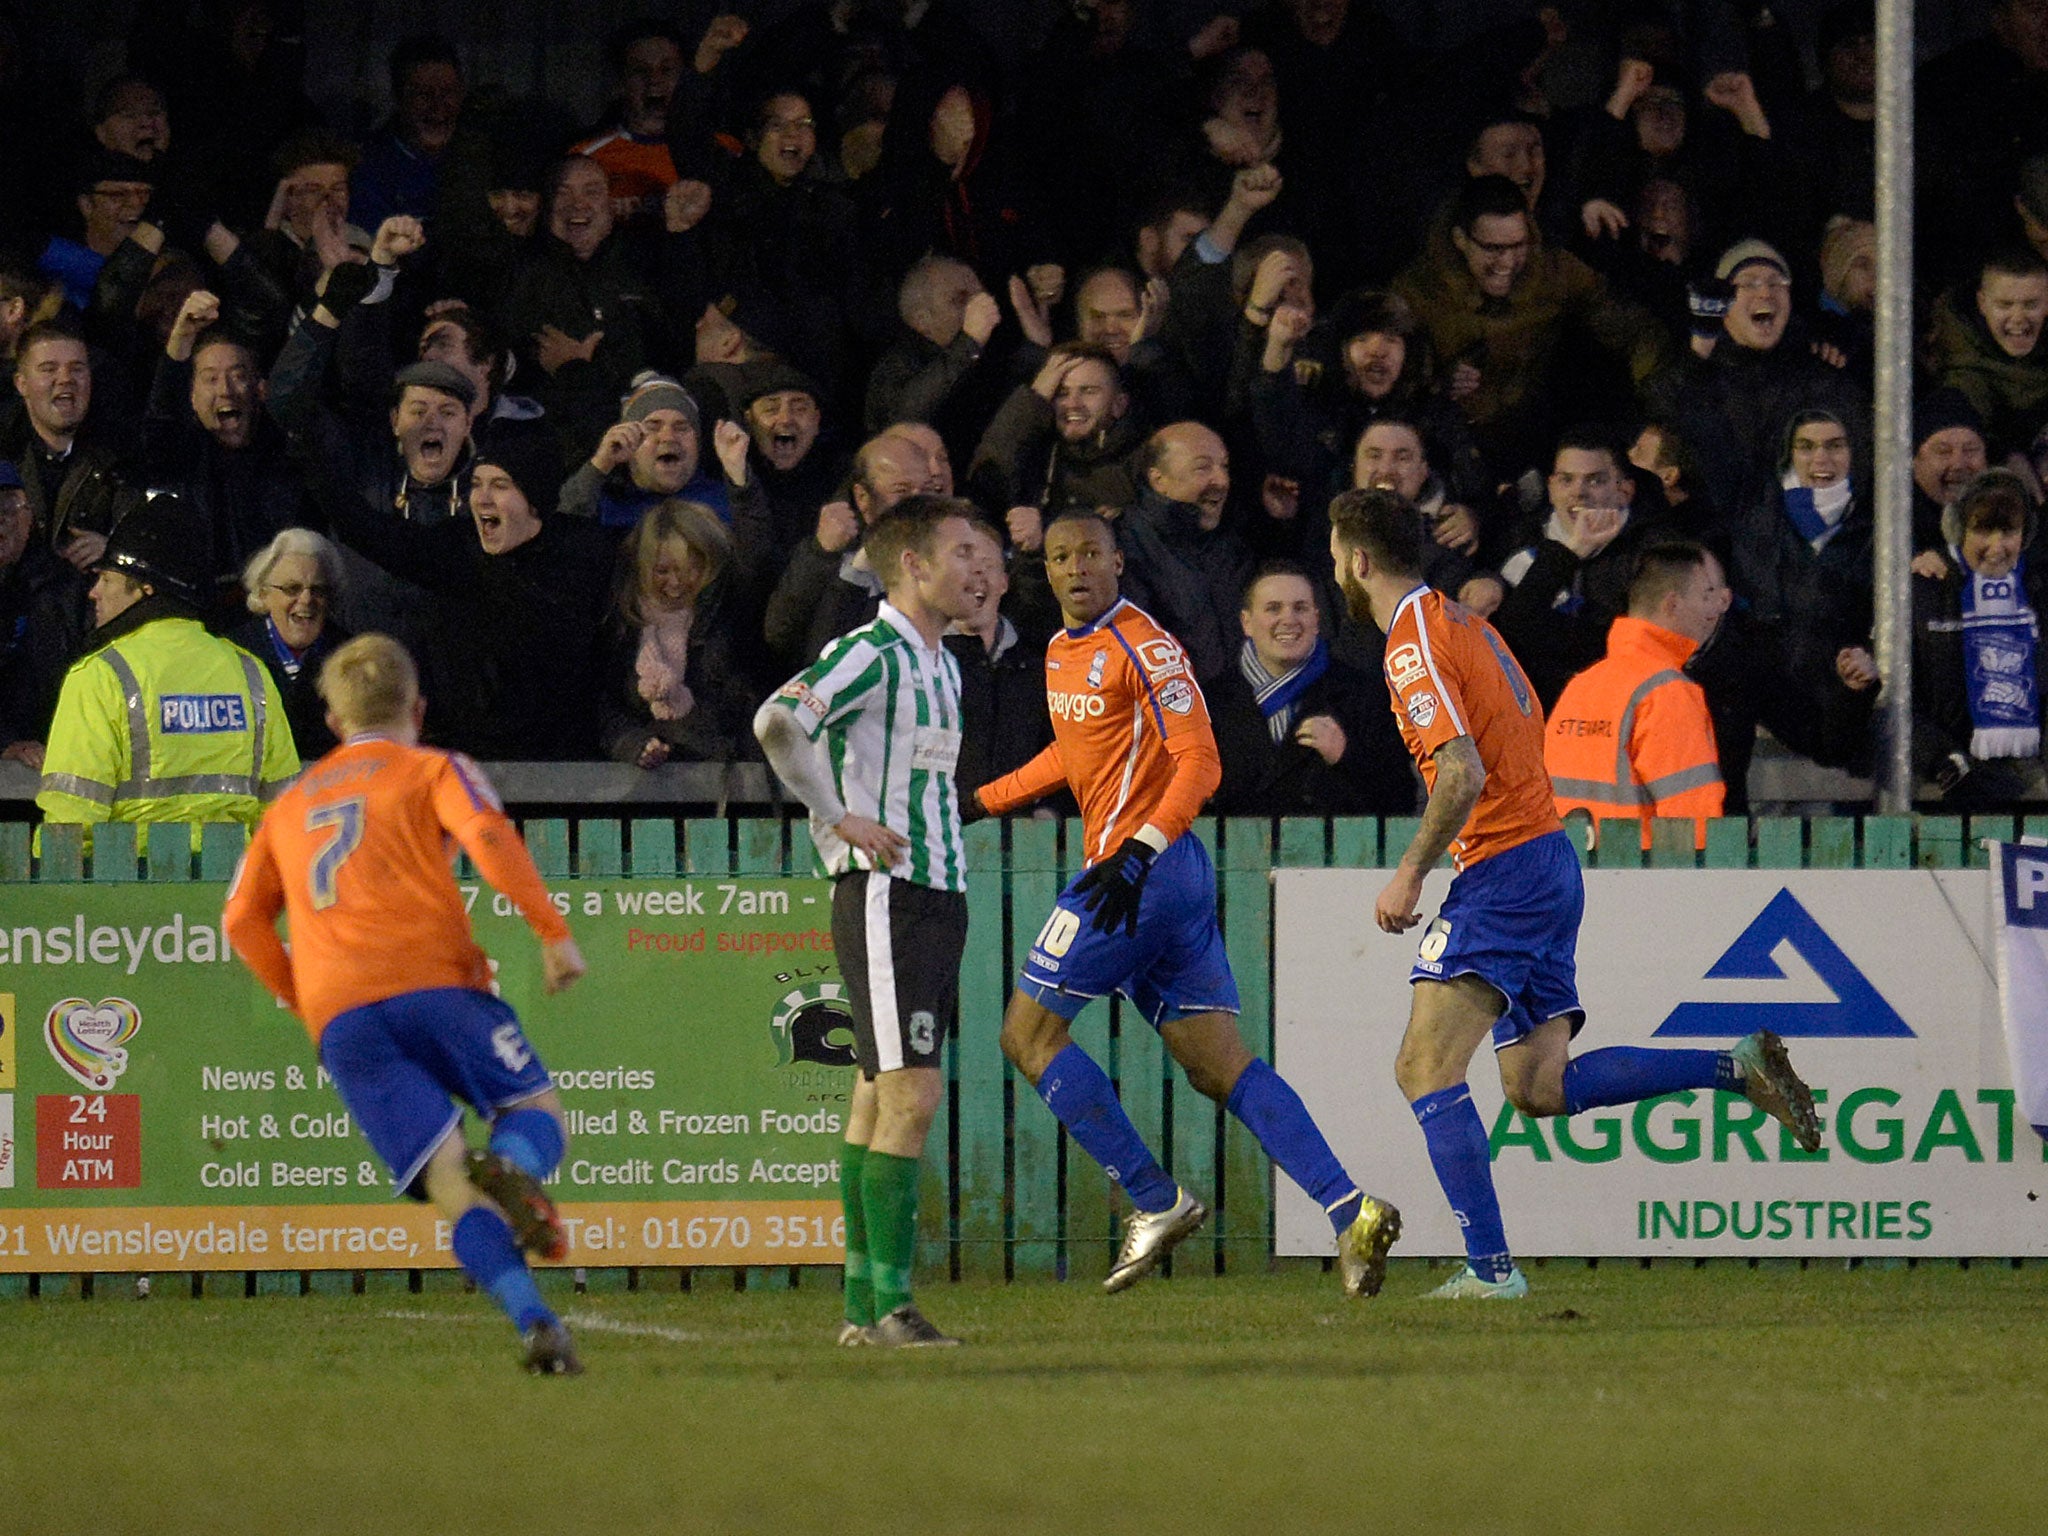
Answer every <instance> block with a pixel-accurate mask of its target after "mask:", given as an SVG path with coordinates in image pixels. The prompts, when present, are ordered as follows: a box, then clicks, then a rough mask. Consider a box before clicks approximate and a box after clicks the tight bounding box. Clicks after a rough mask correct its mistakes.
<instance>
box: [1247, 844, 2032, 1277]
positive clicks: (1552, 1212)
mask: <svg viewBox="0 0 2048 1536" xmlns="http://www.w3.org/2000/svg"><path fill="white" fill-rule="evenodd" d="M1385 880H1386V873H1385V871H1383V870H1371V869H1357V870H1346V869H1331V870H1320V869H1318V870H1309V869H1303V870H1281V871H1278V872H1276V874H1275V876H1274V881H1275V886H1276V890H1275V904H1274V913H1275V925H1274V926H1275V930H1276V945H1275V952H1274V1023H1275V1060H1276V1063H1277V1065H1278V1067H1279V1069H1280V1071H1281V1073H1282V1074H1283V1075H1284V1076H1285V1077H1286V1078H1287V1079H1288V1080H1289V1081H1290V1082H1291V1083H1293V1084H1294V1086H1295V1087H1296V1088H1297V1089H1298V1090H1299V1091H1300V1093H1301V1095H1302V1098H1303V1099H1304V1100H1305V1101H1306V1102H1307V1104H1308V1107H1309V1109H1310V1111H1311V1112H1312V1113H1313V1114H1314V1115H1315V1117H1316V1120H1317V1122H1318V1123H1319V1124H1320V1125H1321V1126H1322V1127H1323V1129H1324V1131H1325V1133H1326V1134H1327V1135H1328V1136H1329V1138H1330V1142H1331V1144H1332V1146H1334V1147H1335V1149H1336V1151H1337V1155H1338V1156H1339V1157H1340V1158H1341V1159H1342V1160H1343V1162H1344V1164H1345V1166H1346V1167H1347V1168H1349V1169H1350V1170H1351V1172H1352V1173H1353V1174H1354V1175H1355V1176H1356V1177H1357V1178H1358V1179H1359V1181H1360V1182H1361V1183H1362V1184H1363V1185H1364V1186H1365V1187H1366V1188H1367V1189H1368V1190H1371V1191H1372V1192H1373V1193H1375V1194H1379V1195H1382V1196H1384V1197H1386V1198H1388V1199H1391V1200H1392V1201H1394V1203H1395V1204H1397V1205H1398V1206H1400V1208H1401V1212H1402V1217H1403V1222H1404V1235H1403V1237H1402V1240H1401V1244H1400V1247H1399V1248H1398V1249H1397V1250H1396V1252H1397V1253H1402V1254H1409V1255H1415V1256H1423V1255H1453V1254H1457V1253H1461V1252H1462V1251H1463V1246H1462V1244H1461V1242H1460V1241H1459V1236H1458V1230H1457V1227H1456V1224H1455V1222H1454V1221H1453V1219H1452V1217H1451V1214H1450V1211H1449V1209H1448V1207H1447V1206H1446V1205H1445V1203H1444V1198H1443V1195H1442V1192H1441V1191H1440V1190H1439V1188H1438V1186H1437V1183H1436V1179H1435V1177H1434V1175H1433V1174H1432V1172H1431V1170H1430V1165H1429V1158H1428V1155H1427V1152H1426V1150H1425V1148H1424V1145H1423V1139H1422V1133H1421V1131H1420V1130H1419V1129H1418V1128H1417V1126H1416V1124H1415V1120H1414V1117H1413V1115H1412V1113H1411V1112H1410V1110H1409V1108H1408V1105H1407V1103H1406V1101H1405V1100H1404V1099H1403V1098H1402V1096H1401V1093H1400V1091H1399V1089H1397V1088H1396V1087H1395V1084H1394V1072H1393V1063H1394V1053H1395V1050H1396V1048H1397V1047H1398V1046H1399V1044H1400V1040H1401V1033H1402V1030H1403V1028H1404V1026H1405V1025H1406V1022H1407V1017H1408V999H1409V987H1408V980H1407V978H1408V970H1409V966H1410V964H1411V962H1412V961H1413V959H1414V956H1415V946H1416V944H1417V942H1418V941H1419V940H1420V938H1421V936H1422V933H1423V931H1424V930H1423V929H1422V928H1417V929H1416V930H1415V931H1413V932H1412V933H1409V934H1407V935H1404V936H1401V937H1398V938H1397V937H1393V936H1390V935H1387V934H1383V933H1381V932H1380V931H1379V930H1378V929H1377V928H1376V927H1375V926H1374V925H1373V921H1372V907H1373V900H1374V898H1375V897H1376V896H1377V894H1378V892H1379V890H1380V887H1381V886H1382V884H1384V882H1385ZM1449 880H1450V876H1449V874H1448V873H1447V872H1440V873H1437V874H1434V875H1432V876H1431V877H1430V880H1429V883H1428V886H1427V888H1426V890H1425V893H1424V900H1423V903H1422V909H1423V911H1424V912H1425V914H1433V913H1434V912H1435V911H1436V908H1437V906H1438V905H1439V904H1440V903H1441V901H1442V899H1443V893H1444V890H1445V888H1446V886H1447V885H1448V883H1449ZM1991 895H1992V884H1991V881H1990V878H1989V877H1988V875H1987V874H1986V873H1985V872H1984V871H1981V870H1956V871H1928V870H1919V871H1897V872H1894V871H1840V872H1828V871H1797V870H1785V871H1768V870H1756V871H1685V870H1674V871H1659V870H1589V871H1587V874H1586V919H1585V923H1584V926H1583V927H1582V929H1581V931H1580V935H1579V950H1578V963H1579V993H1580V1000H1581V1001H1582V1002H1583V1003H1584V1004H1585V1007H1586V1010H1587V1024H1586V1028H1585V1029H1584V1030H1583V1031H1582V1032H1581V1033H1580V1035H1579V1038H1578V1040H1577V1041H1576V1042H1575V1043H1574V1046H1573V1051H1574V1054H1583V1053H1584V1052H1587V1051H1591V1050H1597V1049H1599V1048H1601V1047H1603V1046H1614V1045H1633V1046H1675V1047H1689V1048H1701V1047H1708V1048H1716V1049H1719V1048H1725V1047H1726V1046H1728V1045H1730V1044H1732V1043H1733V1042H1734V1041H1735V1040H1737V1039H1738V1038H1740V1037H1741V1036H1742V1035H1745V1034H1747V1033H1749V1032H1750V1031H1751V1030H1754V1029H1759V1028H1769V1029H1775V1030H1776V1031H1777V1032H1778V1033H1779V1034H1781V1035H1783V1036H1784V1037H1785V1040H1786V1043H1787V1045H1788V1047H1789V1048H1790V1051H1791V1055H1792V1061H1793V1065H1794V1066H1795V1067H1797V1068H1798V1070H1799V1071H1800V1074H1801V1075H1802V1076H1803V1077H1805V1078H1806V1080H1807V1081H1808V1082H1809V1083H1811V1084H1812V1085H1813V1086H1814V1090H1815V1097H1816V1099H1817V1100H1819V1101H1820V1111H1821V1121H1822V1127H1823V1141H1822V1145H1821V1149H1820V1151H1819V1152H1818V1153H1815V1154H1813V1155H1812V1156H1807V1155H1806V1154H1803V1153H1801V1152H1800V1150H1799V1148H1798V1147H1797V1146H1796V1145H1794V1143H1793V1142H1792V1140H1791V1138H1790V1137H1789V1136H1788V1135H1785V1134H1782V1133H1781V1130H1780V1128H1779V1127H1778V1125H1777V1124H1776V1122H1774V1121H1770V1120H1766V1119H1764V1118H1762V1114H1761V1111H1759V1110H1757V1109H1756V1108H1755V1106H1753V1105H1751V1104H1750V1103H1749V1102H1748V1101H1747V1100H1745V1099H1742V1098H1739V1097H1736V1096H1734V1095H1727V1094H1718V1093H1715V1092H1713V1091H1711V1090H1702V1091H1698V1092H1690V1093H1684V1094H1677V1095H1670V1096H1666V1097H1663V1098H1660V1099H1656V1100H1651V1101H1647V1102H1645V1103H1643V1104H1638V1105H1620V1106H1616V1107H1614V1108H1607V1109H1592V1110H1588V1111H1586V1112H1585V1113H1583V1114H1581V1115H1579V1116H1577V1117H1575V1118H1573V1119H1570V1120H1568V1121H1567V1120H1563V1119H1545V1120H1532V1119H1530V1118H1529V1117H1527V1116H1525V1115H1522V1114H1521V1113H1520V1112H1519V1111H1517V1110H1515V1109H1513V1108H1512V1107H1511V1106H1508V1105H1506V1104H1505V1103H1504V1102H1503V1097H1502V1094H1501V1090H1500V1082H1499V1078H1498V1074H1497V1073H1496V1072H1495V1070H1494V1067H1493V1063H1492V1062H1491V1061H1490V1060H1488V1059H1487V1058H1488V1051H1487V1049H1486V1048H1485V1047H1482V1048H1481V1050H1480V1053H1479V1055H1478V1056H1477V1057H1476V1058H1475V1060H1474V1062H1473V1069H1472V1075H1471V1076H1472V1095H1473V1100H1474V1102H1475V1103H1476V1104H1477V1105H1478V1108H1479V1112H1480V1117H1481V1119H1482V1120H1483V1121H1484V1123H1485V1124H1486V1125H1487V1127H1488V1129H1489V1131H1490V1132H1491V1136H1492V1142H1493V1171H1494V1179H1495V1183H1496V1185H1497V1186H1498V1188H1499V1191H1500V1200H1501V1208H1502V1212H1503V1215H1504V1217H1505V1219H1506V1223H1507V1234H1508V1241H1509V1243H1510V1244H1511V1245H1512V1246H1513V1248H1514V1250H1515V1251H1516V1252H1517V1253H1519V1254H1526V1255H1529V1256H1532V1257H1534V1256H1538V1255H1544V1254H1557V1255H1584V1256H1610V1255H1615V1256H1626V1255H1645V1256H1647V1255H1689V1256H1706V1255H1746V1256H1756V1257H1793V1256H1803V1255H1831V1256H1839V1257H1848V1256H1853V1255H1922V1256H1937V1255H1948V1256H1989V1255H2006V1256H2019V1255H2048V1199H2040V1198H2038V1197H2040V1196H2043V1195H2048V1153H2044V1147H2043V1143H2042V1141H2041V1139H2040V1138H2039V1137H2038V1136H2036V1135H2035V1134H2034V1132H2033V1131H2032V1130H2031V1129H2030V1128H2029V1126H2028V1124H2027V1122H2026V1120H2025V1119H2024V1118H2023V1117H2022V1116H2021V1115H2019V1114H2018V1113H2017V1111H2016V1110H2015V1107H2014V1100H2013V1091H2012V1080H2011V1073H2010V1068H2009V1066H2008V1058H2007V1052H2006V1046H2005V1038H2004V1034H2003V1031H2002V1028H2001V1025H2000V1018H1999V1006H1998V983H1997V971H1996V959H1995V951H1994V947H1993V945H1994V939H1993V931H1992V929H1993V923H1992V911H1991V905H1990V903H1991ZM1275 1183H1276V1186H1277V1188H1276V1190H1275V1197H1276V1205H1275V1210H1276V1229H1277V1237H1278V1242H1277V1248H1278V1251H1279V1252H1280V1253H1283V1254H1327V1253H1330V1252H1332V1251H1333V1246H1332V1240H1331V1235H1330V1228H1329V1223H1328V1222H1327V1221H1326V1220H1325V1219H1324V1218H1323V1215H1322V1213H1321V1212H1320V1211H1319V1210H1317V1209H1316V1207H1315V1205H1314V1204H1313V1203H1312V1202H1311V1201H1310V1200H1309V1199H1308V1198H1307V1197H1306V1196H1305V1195H1303V1194H1302V1193H1301V1192H1300V1191H1299V1190H1297V1189H1296V1188H1295V1187H1294V1186H1293V1184H1292V1183H1291V1182H1290V1181H1289V1180H1287V1179H1286V1178H1285V1177H1284V1176H1283V1177H1276V1180H1275Z"/></svg>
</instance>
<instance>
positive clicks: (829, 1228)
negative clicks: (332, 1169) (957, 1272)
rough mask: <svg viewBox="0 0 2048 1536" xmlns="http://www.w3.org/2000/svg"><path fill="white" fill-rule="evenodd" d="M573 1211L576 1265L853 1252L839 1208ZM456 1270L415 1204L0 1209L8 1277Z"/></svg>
mask: <svg viewBox="0 0 2048 1536" xmlns="http://www.w3.org/2000/svg"><path fill="white" fill-rule="evenodd" d="M561 1213H562V1220H563V1222H564V1224H565V1225H566V1226H567V1227H568V1229H569V1253H568V1256H567V1257H566V1258H565V1259H564V1260H563V1261H562V1262H563V1264H564V1265H603V1266H613V1265H648V1266H676V1267H683V1266H690V1265H699V1264H838V1263H840V1262H842V1261H843V1260H844V1258H845V1254H846V1249H845V1228H844V1226H843V1225H842V1218H841V1216H840V1206H839V1202H838V1201H836V1200H716V1201H713V1200H645V1201H621V1202H618V1203H616V1204H612V1203H605V1204H574V1205H565V1206H563V1207H561ZM10 1217H11V1218H12V1219H9V1218H10ZM454 1267H455V1256H454V1254H453V1253H452V1252H450V1250H449V1243H448V1226H447V1223H446V1222H444V1221H442V1220H441V1218H440V1216H439V1215H438V1214H437V1213H436V1212H434V1211H433V1210H431V1209H429V1208H428V1207H426V1206H420V1205H413V1204H411V1203H409V1202H408V1203H404V1204H399V1203H393V1202H385V1203H380V1204H376V1205H220V1206H175V1207H159V1206H102V1207H97V1208H90V1209H64V1210H39V1211H33V1212H30V1211H22V1212H8V1213H0V1274H38V1273H50V1272H57V1273H63V1272H94V1273H119V1272H147V1271H163V1270H251V1269H256V1270H263V1269H274V1270H292V1269H452V1268H454Z"/></svg>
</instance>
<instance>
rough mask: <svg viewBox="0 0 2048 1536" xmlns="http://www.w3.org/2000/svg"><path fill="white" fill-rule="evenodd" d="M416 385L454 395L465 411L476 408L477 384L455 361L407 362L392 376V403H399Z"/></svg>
mask: <svg viewBox="0 0 2048 1536" xmlns="http://www.w3.org/2000/svg"><path fill="white" fill-rule="evenodd" d="M414 385H417V386H418V387H419V388H421V389H433V390H439V391H440V392H441V393H442V394H444V395H453V396H454V397H455V398H456V399H458V400H460V401H461V402H462V408H463V409H464V410H465V411H468V410H474V409H475V408H476V385H474V384H472V383H471V382H470V379H469V375H468V374H466V373H464V372H463V371H462V370H461V369H460V368H457V367H456V366H455V365H454V364H453V363H439V362H433V361H428V362H423V363H407V364H406V365H405V366H404V367H403V368H401V369H399V370H398V372H396V373H394V374H393V375H392V376H391V400H392V403H393V404H394V405H395V404H397V402H398V397H399V396H400V395H402V394H404V393H405V391H406V390H407V389H408V388H410V387H412V386H414Z"/></svg>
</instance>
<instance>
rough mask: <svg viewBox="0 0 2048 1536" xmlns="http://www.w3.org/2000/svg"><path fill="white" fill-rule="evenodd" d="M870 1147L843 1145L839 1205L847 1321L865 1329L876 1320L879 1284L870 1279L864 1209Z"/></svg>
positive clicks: (840, 1162) (840, 1151) (840, 1161)
mask: <svg viewBox="0 0 2048 1536" xmlns="http://www.w3.org/2000/svg"><path fill="white" fill-rule="evenodd" d="M867 1151H868V1149H867V1148H866V1147H860V1146H855V1145H854V1144H853V1143H852V1142H850V1141H849V1142H846V1143H844V1144H842V1145H841V1146H840V1148H839V1204H840V1206H841V1208H842V1209H843V1210H844V1211H845V1212H846V1320H847V1321H848V1322H849V1323H854V1324H857V1325H858V1326H860V1327H862V1328H865V1327H867V1326H868V1324H870V1323H872V1322H873V1321H874V1320H875V1287H874V1284H873V1282H872V1281H871V1280H870V1279H869V1278H868V1224H867V1219H866V1217H865V1216H864V1215H863V1214H862V1209H861V1167H862V1163H863V1160H864V1159H865V1158H866V1157H867Z"/></svg>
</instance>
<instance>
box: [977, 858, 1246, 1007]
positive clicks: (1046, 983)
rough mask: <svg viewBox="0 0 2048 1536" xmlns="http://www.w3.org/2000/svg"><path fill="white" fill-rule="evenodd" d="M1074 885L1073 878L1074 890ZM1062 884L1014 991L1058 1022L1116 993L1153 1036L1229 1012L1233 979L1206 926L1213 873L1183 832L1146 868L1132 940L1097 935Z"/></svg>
mask: <svg viewBox="0 0 2048 1536" xmlns="http://www.w3.org/2000/svg"><path fill="white" fill-rule="evenodd" d="M1080 878H1081V877H1080V876H1079V875H1076V876H1075V877H1074V879H1075V880H1076V881H1078V880H1079V879H1080ZM1082 899H1083V898H1080V897H1077V896H1075V895H1074V886H1073V884H1072V883H1071V882H1070V883H1069V884H1068V886H1067V888H1066V890H1064V891H1062V892H1061V893H1060V899H1059V904H1058V905H1057V906H1055V907H1054V908H1053V909H1052V916H1051V917H1049V918H1047V919H1046V920H1045V926H1044V927H1043V928H1041V929H1039V931H1038V937H1037V938H1036V939H1034V940H1032V943H1031V954H1030V957H1029V958H1028V959H1026V961H1025V962H1024V973H1023V974H1022V975H1021V976H1019V977H1018V978H1017V989H1018V990H1019V991H1020V992H1022V993H1023V994H1024V995H1025V996H1026V997H1030V998H1033V999H1035V1000H1036V1001H1037V1002H1039V1003H1041V1004H1043V1005H1044V1006H1045V1007H1046V1008H1048V1009H1050V1010H1051V1011H1052V1012H1054V1013H1056V1014H1058V1015H1059V1016H1060V1017H1061V1018H1063V1019H1071V1018H1073V1017H1074V1015H1075V1014H1077V1013H1079V1012H1080V1011H1081V1010H1082V1009H1083V1008H1084V1007H1086V1006H1087V1005H1088V1003H1089V1001H1090V1000H1091V999H1093V998H1098V997H1107V996H1109V995H1110V994H1111V993H1112V992H1121V993H1122V994H1123V995H1124V996H1125V997H1128V998H1129V999H1130V1000H1131V1001H1132V1003H1134V1004H1135V1005H1136V1006H1137V1009H1138V1011H1139V1012H1140V1013H1141V1014H1143V1015H1144V1016H1145V1018H1146V1019H1147V1020H1148V1021H1149V1022H1150V1023H1151V1024H1152V1025H1153V1027H1154V1028H1157V1027H1158V1026H1159V1025H1160V1024H1163V1023H1167V1022H1170V1021H1171V1020H1173V1019H1177V1018H1183V1017H1185V1016H1187V1015H1189V1014H1195V1013H1236V1012H1237V1011H1238V999H1237V978H1236V977H1234V976H1232V975H1231V974H1230V959H1229V957H1228V956H1227V955H1226V954H1225V953H1224V950H1223V931H1222V929H1220V928H1219V927H1217V925H1216V868H1215V866H1214V865H1213V864H1211V863H1210V862H1209V850H1208V849H1207V848H1205V847H1203V846H1202V840H1201V839H1200V838H1198V837H1196V836H1195V835H1194V834H1193V833H1191V832H1190V833H1184V834H1183V835H1181V836H1180V837H1177V838H1175V839H1174V840H1173V842H1172V843H1170V844H1168V845H1167V849H1166V851H1165V852H1164V853H1162V854H1160V855H1159V857H1158V858H1156V859H1154V860H1153V861H1152V872H1151V874H1150V875H1148V876H1147V877H1146V879H1145V889H1144V891H1143V892H1142V893H1141V895H1140V896H1139V899H1138V931H1137V932H1136V933H1132V934H1126V933H1125V932H1124V931H1123V925H1122V924H1119V925H1118V926H1117V931H1116V932H1114V933H1098V932H1097V931H1096V929H1095V914H1094V913H1091V912H1088V911H1085V910H1083V908H1082V906H1081V902H1082Z"/></svg>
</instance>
